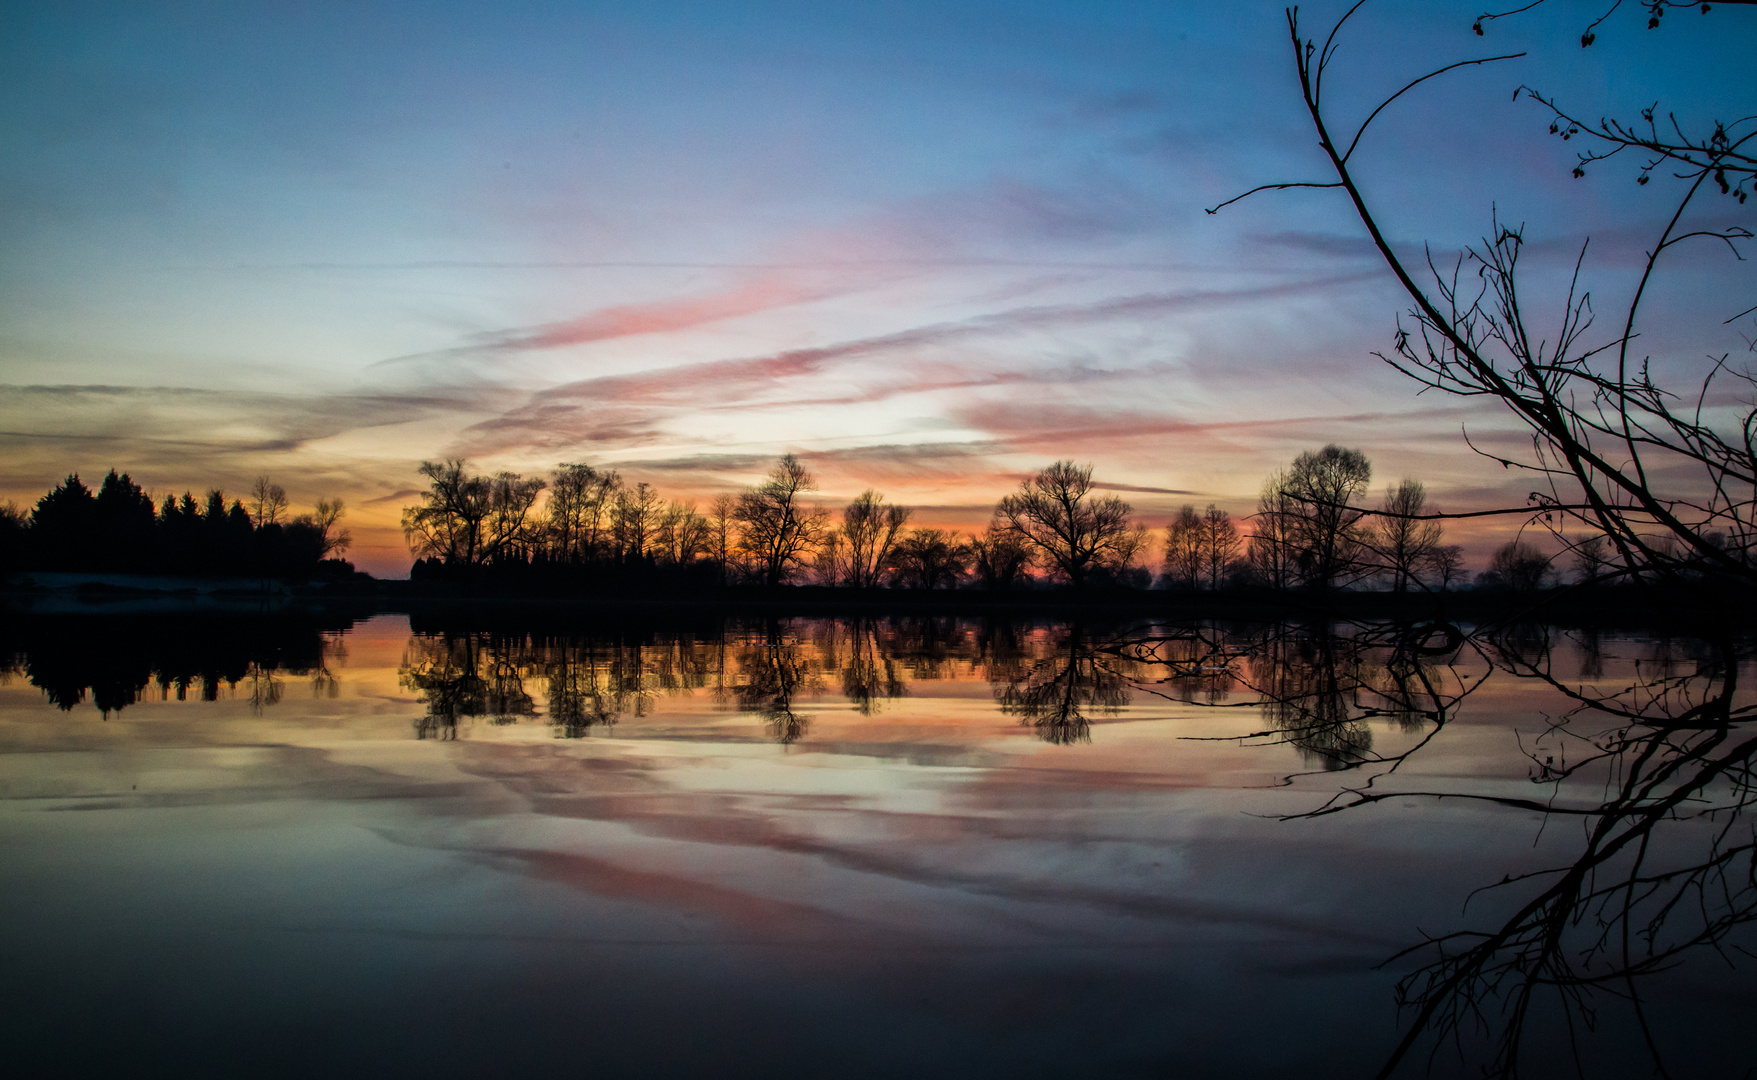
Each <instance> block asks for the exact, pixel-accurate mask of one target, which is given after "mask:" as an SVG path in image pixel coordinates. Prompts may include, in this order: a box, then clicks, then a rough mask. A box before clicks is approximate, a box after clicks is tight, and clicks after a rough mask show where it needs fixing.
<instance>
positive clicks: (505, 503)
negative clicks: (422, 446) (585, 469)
mask: <svg viewBox="0 0 1757 1080" xmlns="http://www.w3.org/2000/svg"><path fill="white" fill-rule="evenodd" d="M467 466H468V462H466V461H464V460H463V459H461V458H455V459H452V460H449V461H424V462H422V463H421V468H420V473H421V475H422V476H425V477H427V479H428V480H429V481H430V482H431V487H430V489H429V490H428V491H427V493H426V494H425V495H424V496H423V497H422V498H423V502H422V504H421V505H420V506H411V507H408V508H406V509H404V510H403V536H404V538H405V539H407V541H408V543H409V550H410V551H411V552H413V553H414V554H415V557H416V558H432V559H438V560H440V561H442V562H443V563H445V564H446V565H447V566H451V567H456V568H459V569H461V570H462V571H463V572H464V573H465V574H466V575H468V574H471V573H473V572H474V571H475V570H476V569H478V568H479V567H481V566H483V565H484V564H486V563H488V562H490V561H492V560H493V559H495V558H497V557H499V556H500V555H501V554H502V553H504V552H506V551H508V549H509V548H512V547H514V546H515V545H517V544H520V543H522V542H524V541H525V540H526V524H527V522H528V520H529V518H530V514H531V507H532V505H533V504H534V503H535V502H536V501H537V495H538V494H539V493H540V492H541V491H542V490H543V487H544V484H543V481H542V480H539V479H536V478H532V479H530V480H526V479H524V478H523V477H521V476H519V475H518V474H517V473H510V472H503V473H500V474H498V475H496V476H493V477H487V476H471V475H469V474H468V473H467V472H466V471H465V470H466V468H467Z"/></svg>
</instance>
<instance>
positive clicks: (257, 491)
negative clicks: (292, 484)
mask: <svg viewBox="0 0 1757 1080" xmlns="http://www.w3.org/2000/svg"><path fill="white" fill-rule="evenodd" d="M286 512H287V492H286V489H285V488H283V487H281V485H279V484H275V483H270V482H269V478H268V477H267V476H259V477H257V478H256V483H254V484H252V485H250V523H251V524H252V525H254V526H256V527H257V528H259V529H261V528H266V527H267V526H269V525H278V524H280V520H281V518H282V516H284V515H285V514H286Z"/></svg>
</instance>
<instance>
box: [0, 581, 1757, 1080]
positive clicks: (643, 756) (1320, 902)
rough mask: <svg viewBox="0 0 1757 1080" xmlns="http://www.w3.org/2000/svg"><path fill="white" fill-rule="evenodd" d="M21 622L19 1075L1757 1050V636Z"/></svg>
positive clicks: (1213, 1072)
mask: <svg viewBox="0 0 1757 1080" xmlns="http://www.w3.org/2000/svg"><path fill="white" fill-rule="evenodd" d="M1464 629H1465V630H1470V629H1471V628H1468V627H1467V628H1464ZM0 645H3V646H4V651H3V652H0V663H4V664H5V670H6V672H7V674H6V677H5V681H4V683H3V684H0V850H3V851H4V866H5V872H4V874H3V875H0V927H3V929H0V956H3V958H4V962H3V963H0V1017H3V1019H0V1030H3V1031H4V1045H5V1046H6V1048H7V1049H6V1053H7V1055H8V1057H9V1058H10V1059H11V1060H12V1061H13V1062H14V1063H15V1067H17V1066H22V1071H20V1072H16V1073H14V1075H33V1076H35V1075H86V1076H99V1075H102V1076H111V1075H118V1074H126V1075H142V1074H146V1075H172V1074H175V1075H190V1074H201V1073H208V1074H212V1073H219V1074H231V1075H299V1076H313V1075H335V1074H347V1075H353V1074H370V1075H376V1076H402V1075H407V1076H424V1077H433V1076H479V1075H514V1074H519V1073H525V1072H533V1071H537V1070H545V1071H547V1070H555V1069H562V1070H568V1071H570V1072H574V1073H581V1074H584V1073H589V1074H591V1075H599V1076H752V1077H756V1076H763V1077H771V1076H776V1075H781V1076H792V1075H802V1076H803V1075H823V1076H837V1077H867V1076H871V1077H888V1076H911V1077H920V1076H953V1075H956V1076H968V1075H1008V1076H1015V1077H1039V1076H1041V1077H1076V1076H1092V1077H1130V1076H1166V1075H1191V1076H1240V1077H1255V1076H1276V1077H1285V1076H1290V1075H1296V1076H1314V1077H1329V1076H1334V1077H1362V1076H1372V1075H1375V1074H1376V1073H1378V1072H1379V1071H1380V1070H1381V1069H1382V1068H1384V1067H1386V1066H1387V1064H1388V1063H1394V1064H1395V1068H1394V1070H1393V1075H1400V1076H1401V1075H1409V1076H1419V1075H1424V1074H1426V1073H1428V1071H1429V1070H1430V1069H1431V1073H1432V1075H1440V1076H1454V1075H1456V1076H1476V1075H1481V1073H1482V1070H1484V1069H1485V1068H1487V1069H1489V1070H1491V1071H1495V1070H1500V1071H1503V1072H1504V1071H1507V1070H1508V1069H1509V1068H1511V1067H1513V1066H1515V1065H1516V1067H1517V1068H1518V1069H1519V1070H1520V1071H1522V1072H1524V1073H1526V1074H1529V1075H1537V1076H1543V1075H1565V1074H1571V1072H1572V1070H1573V1068H1574V1064H1575V1061H1574V1059H1575V1058H1576V1056H1578V1058H1579V1064H1580V1067H1581V1069H1582V1070H1583V1071H1584V1072H1585V1074H1586V1075H1589V1076H1651V1075H1654V1072H1655V1064H1654V1062H1655V1057H1656V1055H1657V1056H1658V1057H1659V1059H1660V1060H1662V1061H1663V1062H1664V1065H1665V1068H1666V1069H1667V1070H1669V1072H1670V1075H1673V1076H1692V1077H1710V1076H1727V1077H1742V1076H1748V1075H1750V1071H1749V1070H1750V1063H1751V1062H1752V1061H1754V1060H1757V1048H1754V1047H1753V1038H1752V1034H1751V1032H1752V1028H1751V1026H1750V1019H1749V1018H1750V1016H1751V1015H1752V1012H1753V1007H1754V1006H1757V980H1753V978H1752V971H1753V964H1754V961H1753V958H1752V955H1751V954H1750V952H1749V950H1750V949H1752V948H1753V947H1754V946H1757V935H1754V934H1753V933H1752V923H1751V916H1752V914H1753V912H1754V910H1757V902H1754V901H1757V881H1754V880H1753V878H1752V872H1751V868H1752V857H1751V856H1752V846H1751V845H1752V835H1753V834H1752V819H1751V817H1749V816H1747V815H1746V814H1745V809H1746V807H1747V805H1748V802H1749V797H1750V795H1751V792H1752V787H1751V780H1752V777H1751V774H1750V762H1751V757H1752V753H1753V742H1754V741H1757V731H1754V730H1752V728H1753V726H1754V725H1752V724H1751V723H1750V719H1751V714H1750V710H1751V708H1752V704H1753V695H1752V693H1751V691H1750V690H1749V689H1748V688H1749V687H1751V686H1752V685H1753V682H1752V677H1753V675H1754V674H1757V672H1754V671H1753V670H1752V666H1751V664H1750V662H1749V660H1748V656H1749V650H1748V649H1747V648H1746V646H1747V645H1748V642H1743V641H1734V642H1727V641H1722V642H1711V641H1702V640H1696V639H1689V638H1679V637H1674V636H1665V635H1660V634H1656V633H1651V632H1638V631H1625V630H1618V631H1613V630H1602V631H1582V630H1572V631H1570V630H1564V629H1561V628H1557V627H1542V626H1537V627H1532V626H1526V627H1516V628H1510V629H1506V630H1503V631H1501V632H1499V633H1496V634H1487V633H1472V634H1470V635H1469V636H1468V637H1463V636H1460V634H1459V633H1457V632H1456V631H1455V630H1454V629H1453V628H1449V627H1442V626H1415V627H1410V626H1397V625H1392V624H1375V623H1358V624H1355V623H1310V624H1303V625H1291V624H1285V623H1283V624H1256V625H1247V624H1238V625H1229V624H1217V623H1207V624H1198V625H1166V624H1159V623H1155V622H1152V621H1150V620H1142V621H1133V622H1129V621H1113V622H1107V623H1092V624H1082V625H1076V624H1071V623H1065V622H1057V621H1053V620H1038V621H1006V620H988V621H985V620H982V619H975V618H970V619H965V618H955V617H950V616H932V617H928V616H894V617H875V618H781V617H764V616H761V615H752V616H749V617H728V616H723V615H711V614H703V615H699V616H689V617H685V616H681V615H674V616H659V615H653V614H649V615H645V616H640V617H636V616H632V615H620V616H619V615H614V614H600V615H595V616H589V617H588V616H584V615H582V616H578V617H570V616H567V615H564V614H560V613H550V614H548V615H546V616H544V617H542V618H541V619H538V618H536V617H534V616H532V615H530V614H529V613H526V614H523V615H521V614H517V613H509V614H500V615H496V616H494V617H488V616H485V615H471V614H469V613H464V614H457V613H454V614H452V615H450V616H432V615H429V616H415V617H411V616H409V615H399V614H381V615H374V616H371V617H365V618H349V617H341V616H328V617H325V616H308V617H296V616H285V617H277V618H254V619H253V618H244V617H217V616H215V617H206V618H200V619H197V618H194V617H177V616H173V615H157V616H154V615H139V616H126V617H125V616H113V617H106V616H98V615H90V616H87V615H66V616H17V617H10V618H9V622H8V625H7V626H6V627H5V629H4V631H3V632H0ZM1514 1054H1516V1061H1514V1060H1512V1058H1511V1056H1510V1055H1514Z"/></svg>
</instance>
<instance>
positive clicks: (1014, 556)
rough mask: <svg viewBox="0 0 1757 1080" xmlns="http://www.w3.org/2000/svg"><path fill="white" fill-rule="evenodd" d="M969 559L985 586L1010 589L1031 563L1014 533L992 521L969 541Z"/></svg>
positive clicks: (1029, 553)
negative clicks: (983, 530) (980, 533)
mask: <svg viewBox="0 0 1757 1080" xmlns="http://www.w3.org/2000/svg"><path fill="white" fill-rule="evenodd" d="M970 560H971V565H972V569H973V570H974V572H975V574H976V576H977V577H978V578H979V579H980V580H981V581H982V584H983V586H984V587H985V588H989V589H1010V588H1012V586H1013V584H1014V583H1015V582H1017V581H1018V580H1019V579H1020V578H1021V577H1023V576H1024V575H1025V571H1026V569H1027V568H1029V567H1030V565H1031V552H1030V551H1029V550H1028V549H1027V548H1026V547H1025V544H1024V542H1023V541H1021V540H1020V539H1019V536H1018V534H1017V533H1015V532H1013V531H1012V530H1010V529H1007V528H1005V527H1003V526H1001V525H999V524H996V523H995V522H990V523H989V525H988V529H987V530H986V531H985V532H984V533H983V534H982V535H981V536H978V537H976V538H974V539H973V540H971V541H970Z"/></svg>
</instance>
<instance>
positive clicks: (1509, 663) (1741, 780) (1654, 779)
mask: <svg viewBox="0 0 1757 1080" xmlns="http://www.w3.org/2000/svg"><path fill="white" fill-rule="evenodd" d="M1676 644H1677V643H1676V642H1668V641H1662V642H1661V643H1660V645H1659V647H1657V648H1656V649H1654V650H1653V651H1652V652H1651V653H1650V655H1649V656H1648V657H1646V658H1644V659H1643V660H1642V661H1640V662H1638V663H1637V664H1636V667H1635V674H1636V677H1635V678H1634V679H1633V680H1632V681H1631V682H1630V683H1629V684H1628V685H1626V686H1623V687H1620V688H1617V689H1614V690H1611V691H1608V692H1604V693H1597V692H1593V691H1590V690H1588V689H1586V688H1585V686H1584V684H1570V683H1568V682H1566V681H1564V680H1562V679H1560V678H1558V677H1557V676H1556V675H1555V674H1554V671H1553V666H1552V651H1551V649H1550V647H1549V645H1550V642H1549V640H1548V635H1547V634H1545V633H1544V632H1543V631H1541V630H1531V629H1526V630H1525V631H1523V632H1522V633H1521V634H1519V635H1499V636H1495V637H1491V638H1489V640H1488V645H1489V647H1490V648H1491V649H1492V650H1493V652H1494V658H1495V660H1496V663H1497V665H1498V666H1499V667H1500V668H1501V669H1503V670H1505V671H1507V672H1510V673H1512V674H1514V675H1517V676H1518V677H1520V678H1523V679H1531V680H1537V681H1540V682H1542V683H1544V684H1545V685H1547V686H1548V687H1550V688H1551V689H1552V690H1554V691H1556V692H1559V693H1560V694H1561V695H1562V696H1563V697H1564V698H1565V699H1566V700H1567V701H1568V702H1569V703H1570V704H1571V708H1570V709H1569V710H1568V711H1567V712H1566V713H1564V714H1562V715H1560V716H1558V717H1555V718H1553V719H1552V721H1551V723H1550V724H1549V725H1548V726H1547V727H1546V729H1545V730H1544V731H1543V732H1542V733H1541V735H1540V736H1539V737H1538V739H1537V740H1536V742H1535V743H1534V744H1533V746H1532V747H1531V749H1530V750H1529V752H1528V757H1529V758H1530V761H1531V767H1532V774H1531V782H1532V784H1533V785H1534V786H1535V787H1537V788H1538V789H1539V790H1540V791H1541V792H1542V793H1543V794H1542V797H1539V798H1530V799H1527V798H1509V797H1501V796H1495V795H1489V794H1483V793H1480V792H1404V793H1398V794H1395V795H1393V794H1390V793H1375V792H1371V791H1367V790H1364V789H1354V790H1351V791H1349V792H1348V793H1347V797H1345V798H1344V799H1343V800H1341V801H1339V802H1338V803H1336V804H1334V805H1332V806H1330V807H1326V808H1324V810H1322V811H1320V812H1321V813H1333V812H1336V811H1339V810H1344V809H1348V808H1351V807H1354V806H1360V805H1363V804H1366V803H1370V802H1377V801H1382V800H1385V799H1388V798H1410V797H1413V796H1420V795H1435V794H1443V795H1446V796H1447V797H1450V798H1463V799H1472V800H1479V801H1484V802H1489V803H1496V804H1500V805H1504V806H1508V807H1513V808H1517V809H1522V810H1535V811H1538V812H1540V813H1542V814H1544V815H1545V817H1546V818H1558V819H1564V820H1566V819H1574V820H1576V821H1578V823H1579V825H1580V827H1581V831H1582V836H1583V841H1584V842H1583V844H1582V847H1581V850H1580V853H1579V855H1578V857H1577V858H1575V859H1574V861H1573V862H1572V863H1569V864H1566V865H1558V866H1552V867H1548V868H1545V869H1543V870H1539V871H1536V872H1529V873H1523V874H1518V875H1510V876H1509V877H1508V878H1507V879H1506V880H1504V881H1502V882H1499V883H1495V884H1493V885H1490V886H1488V890H1491V891H1495V892H1501V893H1505V892H1508V891H1512V890H1524V891H1525V895H1523V896H1520V897H1518V898H1516V900H1515V903H1516V909H1515V911H1514V913H1513V915H1512V916H1511V917H1510V918H1508V919H1507V920H1506V921H1505V922H1503V923H1502V924H1501V925H1500V926H1498V927H1493V928H1490V929H1470V930H1460V931H1455V932H1453V933H1449V934H1443V935H1439V936H1437V937H1433V938H1431V939H1429V940H1428V941H1426V942H1424V943H1422V944H1421V945H1419V946H1416V947H1415V948H1412V949H1410V950H1409V951H1408V952H1407V953H1405V954H1402V956H1413V957H1425V958H1426V961H1427V962H1426V963H1425V965H1424V966H1423V967H1421V968H1420V969H1418V970H1417V971H1415V972H1412V973H1410V974H1409V975H1407V976H1405V977H1404V978H1403V979H1402V981H1401V982H1400V983H1399V984H1398V999H1399V1003H1400V1004H1401V1005H1403V1006H1406V1007H1407V1008H1409V1009H1411V1010H1412V1011H1413V1013H1414V1020H1413V1023H1411V1025H1410V1027H1409V1029H1408V1031H1407V1033H1406V1034H1405V1036H1404V1038H1403V1039H1402V1041H1401V1042H1400V1043H1399V1045H1398V1047H1397V1049H1396V1051H1395V1053H1394V1054H1393V1056H1392V1057H1391V1059H1390V1060H1389V1061H1388V1062H1387V1064H1386V1066H1385V1069H1384V1070H1383V1072H1382V1073H1381V1075H1389V1074H1390V1072H1391V1071H1392V1070H1393V1069H1395V1068H1396V1066H1397V1065H1398V1063H1399V1062H1400V1061H1401V1060H1402V1059H1403V1058H1404V1057H1405V1056H1406V1055H1407V1054H1408V1053H1409V1052H1410V1051H1411V1050H1412V1049H1413V1048H1414V1047H1415V1046H1416V1045H1417V1043H1418V1042H1419V1041H1420V1040H1421V1038H1422V1037H1423V1036H1424V1034H1425V1035H1431V1036H1432V1037H1434V1038H1436V1039H1438V1040H1442V1041H1450V1042H1452V1043H1454V1044H1455V1045H1459V1046H1462V1045H1463V1044H1464V1043H1465V1041H1466V1039H1467V1037H1468V1036H1471V1035H1487V1036H1488V1037H1489V1038H1490V1039H1491V1042H1492V1046H1493V1049H1492V1054H1491V1059H1490V1060H1491V1064H1490V1072H1491V1073H1492V1074H1493V1075H1498V1076H1516V1075H1518V1074H1519V1066H1520V1060H1521V1052H1522V1050H1523V1049H1524V1047H1525V1046H1526V1045H1527V1043H1528V1042H1529V1041H1530V1038H1531V1032H1530V1031H1529V1028H1530V1024H1531V1018H1532V1015H1533V1011H1534V1006H1539V1005H1541V1004H1542V1003H1541V1002H1540V1001H1539V998H1540V996H1542V995H1549V996H1551V998H1552V1000H1553V1002H1554V1003H1555V1004H1556V1005H1558V1006H1559V1007H1560V1010H1561V1012H1562V1013H1563V1015H1564V1017H1565V1018H1566V1019H1567V1021H1568V1023H1569V1024H1570V1025H1571V1026H1577V1027H1579V1028H1580V1029H1582V1030H1591V1029H1593V1028H1594V1027H1595V1026H1596V1025H1597V1024H1599V1023H1602V1022H1603V1017H1602V1016H1601V1015H1600V1013H1599V1003H1600V1002H1601V1001H1602V1000H1604V999H1606V998H1610V999H1611V1000H1613V1001H1620V1002H1622V1003H1623V1004H1625V1005H1626V1006H1627V1008H1628V1014H1627V1015H1628V1017H1629V1018H1630V1019H1631V1020H1632V1021H1633V1022H1634V1023H1635V1025H1636V1026H1637V1027H1638V1028H1639V1030H1640V1032H1641V1035H1642V1038H1643V1040H1644V1042H1645V1045H1646V1047H1647V1050H1648V1053H1649V1054H1650V1056H1651V1058H1652V1064H1653V1069H1654V1071H1655V1073H1656V1074H1657V1075H1661V1076H1664V1075H1669V1074H1668V1073H1667V1070H1666V1064H1665V1061H1666V1051H1667V1047H1666V1046H1665V1045H1664V1039H1663V1035H1662V1033H1661V1032H1660V1031H1659V1030H1657V1029H1656V1028H1655V1026H1654V1025H1652V1024H1650V1023H1649V1019H1648V1015H1647V1010H1646V1009H1645V1008H1644V1007H1643V1000H1642V993H1641V987H1640V983H1639V980H1640V979H1641V978H1642V977H1643V976H1646V975H1651V974H1654V973H1657V972H1659V971H1662V970H1665V969H1667V968H1670V967H1673V966H1675V965H1676V964H1677V963H1679V962H1680V961H1681V960H1683V959H1684V958H1685V957H1686V956H1687V955H1688V954H1690V953H1694V952H1699V951H1702V950H1704V949H1713V950H1715V951H1716V953H1717V954H1718V955H1719V956H1720V957H1722V958H1723V959H1727V960H1731V959H1732V958H1733V957H1734V956H1735V955H1736V954H1740V953H1742V954H1744V955H1745V956H1746V957H1747V958H1748V957H1749V955H1750V953H1749V951H1748V942H1741V941H1740V940H1737V939H1735V938H1734V936H1733V935H1734V933H1735V931H1737V930H1738V929H1739V928H1740V927H1742V926H1744V925H1746V924H1749V923H1751V922H1752V921H1753V920H1754V919H1757V860H1754V854H1757V845H1754V844H1753V835H1754V831H1753V829H1752V826H1751V824H1750V822H1749V821H1747V820H1746V819H1745V817H1744V815H1745V812H1746V811H1747V810H1749V809H1750V808H1751V806H1752V802H1753V797H1754V794H1757V792H1754V788H1753V779H1754V778H1753V773H1752V757H1753V754H1754V753H1757V732H1753V731H1751V730H1750V728H1749V727H1748V725H1749V723H1750V721H1751V720H1752V719H1753V717H1754V716H1757V703H1754V702H1753V701H1752V699H1751V696H1750V694H1749V693H1748V692H1746V693H1743V694H1742V693H1741V689H1740V674H1741V671H1740V669H1741V667H1742V666H1745V664H1746V662H1747V661H1748V659H1749V652H1748V650H1747V649H1745V648H1743V647H1741V644H1740V643H1738V642H1737V641H1735V640H1734V639H1733V638H1731V637H1728V638H1727V639H1725V640H1723V641H1721V642H1719V643H1696V644H1697V645H1698V646H1699V647H1697V648H1695V649H1691V650H1689V655H1686V656H1679V655H1677V650H1676V649H1675V648H1674V647H1673V646H1675V645H1676ZM1592 651H1593V652H1596V651H1597V649H1596V642H1595V643H1594V647H1593V649H1592ZM1593 662H1594V663H1600V662H1602V661H1601V660H1598V659H1595V660H1594V661H1593ZM1399 958H1401V957H1399ZM1671 1049H1672V1050H1676V1049H1677V1048H1676V1047H1675V1046H1673V1047H1671Z"/></svg>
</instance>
